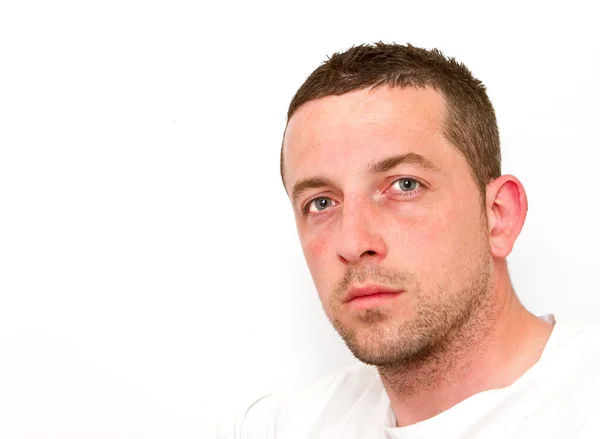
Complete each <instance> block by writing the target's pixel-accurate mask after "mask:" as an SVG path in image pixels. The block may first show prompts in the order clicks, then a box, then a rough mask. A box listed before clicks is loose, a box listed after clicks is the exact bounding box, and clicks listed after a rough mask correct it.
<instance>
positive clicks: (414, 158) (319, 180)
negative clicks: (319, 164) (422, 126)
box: [292, 152, 440, 206]
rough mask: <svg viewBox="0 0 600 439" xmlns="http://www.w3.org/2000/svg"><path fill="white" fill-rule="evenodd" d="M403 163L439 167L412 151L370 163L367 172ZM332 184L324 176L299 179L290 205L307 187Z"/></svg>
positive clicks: (377, 172) (433, 168)
mask: <svg viewBox="0 0 600 439" xmlns="http://www.w3.org/2000/svg"><path fill="white" fill-rule="evenodd" d="M403 164H408V165H416V166H419V167H421V168H423V169H426V170H428V171H433V172H436V173H439V172H440V168H439V167H438V166H436V165H435V164H434V163H433V162H432V161H430V160H429V159H427V158H425V157H424V156H422V155H420V154H417V153H414V152H409V153H406V154H399V155H395V156H392V157H387V158H385V159H382V160H379V161H377V162H375V163H372V164H371V165H370V166H369V172H371V173H373V174H379V173H382V172H386V171H389V170H391V169H394V168H395V167H396V166H399V165H403ZM332 185H333V183H332V181H331V180H330V179H328V178H326V177H311V178H307V179H304V180H300V181H299V182H298V183H296V184H295V185H294V187H293V188H292V205H294V206H295V205H296V203H297V202H298V198H300V195H302V192H304V191H306V190H307V189H315V188H320V187H325V186H332Z"/></svg>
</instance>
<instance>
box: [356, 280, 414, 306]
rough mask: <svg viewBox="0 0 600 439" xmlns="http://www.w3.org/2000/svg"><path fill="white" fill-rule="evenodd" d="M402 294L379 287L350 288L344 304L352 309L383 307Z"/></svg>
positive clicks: (391, 289)
mask: <svg viewBox="0 0 600 439" xmlns="http://www.w3.org/2000/svg"><path fill="white" fill-rule="evenodd" d="M402 293H403V290H401V289H394V288H388V287H384V286H380V285H367V286H363V287H357V288H351V289H349V290H348V292H347V294H346V297H345V299H344V304H345V305H347V306H349V307H350V308H353V309H366V308H372V307H377V306H380V305H384V304H386V303H388V302H389V301H391V300H394V299H395V298H397V297H398V296H399V295H400V294H402Z"/></svg>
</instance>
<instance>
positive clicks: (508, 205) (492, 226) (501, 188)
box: [486, 175, 527, 258]
mask: <svg viewBox="0 0 600 439" xmlns="http://www.w3.org/2000/svg"><path fill="white" fill-rule="evenodd" d="M486 210H487V214H488V226H489V240H490V247H491V251H492V254H493V255H494V256H495V257H498V258H505V257H507V256H508V255H509V254H510V252H511V251H512V248H513V245H514V243H515V241H516V239H517V237H518V236H519V233H520V232H521V229H522V228H523V224H524V223H525V217H526V215H527V195H526V194H525V188H524V187H523V185H522V184H521V182H520V181H519V180H518V179H517V178H516V177H514V176H512V175H503V176H502V177H499V178H497V179H496V180H494V181H492V182H490V183H489V184H488V187H487V190H486Z"/></svg>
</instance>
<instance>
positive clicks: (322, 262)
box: [300, 233, 332, 288]
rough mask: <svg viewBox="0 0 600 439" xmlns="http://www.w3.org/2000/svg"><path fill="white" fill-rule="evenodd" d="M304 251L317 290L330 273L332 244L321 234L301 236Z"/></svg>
mask: <svg viewBox="0 0 600 439" xmlns="http://www.w3.org/2000/svg"><path fill="white" fill-rule="evenodd" d="M300 241H301V243H302V251H303V252H304V258H305V259H306V263H307V265H308V268H309V270H310V273H311V275H312V277H313V280H314V282H315V284H317V288H319V287H320V286H321V283H322V282H323V279H324V278H325V274H326V273H327V272H329V271H330V265H331V261H330V259H331V257H332V256H331V252H330V250H329V249H330V242H329V241H328V240H327V239H326V238H325V237H324V236H322V235H321V234H317V233H304V234H302V233H301V234H300Z"/></svg>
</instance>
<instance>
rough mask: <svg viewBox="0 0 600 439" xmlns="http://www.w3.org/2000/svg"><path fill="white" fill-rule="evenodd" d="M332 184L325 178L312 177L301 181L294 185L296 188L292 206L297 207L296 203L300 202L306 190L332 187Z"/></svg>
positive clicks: (293, 193) (293, 192)
mask: <svg viewBox="0 0 600 439" xmlns="http://www.w3.org/2000/svg"><path fill="white" fill-rule="evenodd" d="M331 184H332V182H331V180H330V179H328V178H325V177H312V178H307V179H305V180H301V181H299V182H298V183H296V184H295V185H294V188H293V189H292V204H293V205H294V206H295V205H296V203H297V202H298V198H300V195H301V194H302V192H304V191H305V190H307V189H314V188H319V187H324V186H330V185H331Z"/></svg>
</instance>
